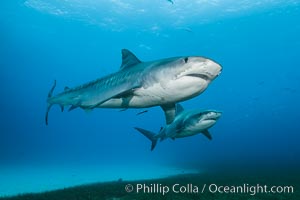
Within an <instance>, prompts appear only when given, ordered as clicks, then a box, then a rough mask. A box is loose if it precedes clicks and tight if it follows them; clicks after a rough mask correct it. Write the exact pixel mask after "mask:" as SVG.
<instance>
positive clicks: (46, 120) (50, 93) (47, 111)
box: [45, 80, 56, 125]
mask: <svg viewBox="0 0 300 200" xmlns="http://www.w3.org/2000/svg"><path fill="white" fill-rule="evenodd" d="M55 87H56V80H54V84H53V86H52V88H51V90H50V91H49V93H48V99H49V98H51V97H52V93H53V91H54V89H55ZM48 99H47V101H48ZM52 105H53V104H51V103H49V102H47V110H46V116H45V122H46V125H48V113H49V110H50V108H51V107H52Z"/></svg>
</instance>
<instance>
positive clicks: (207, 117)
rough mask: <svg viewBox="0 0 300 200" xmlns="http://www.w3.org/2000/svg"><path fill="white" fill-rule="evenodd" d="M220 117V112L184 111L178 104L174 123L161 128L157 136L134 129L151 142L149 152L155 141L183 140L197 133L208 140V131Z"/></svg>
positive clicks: (209, 135)
mask: <svg viewBox="0 0 300 200" xmlns="http://www.w3.org/2000/svg"><path fill="white" fill-rule="evenodd" d="M220 117H221V112H219V111H214V110H202V111H201V110H188V111H185V110H184V109H183V107H182V106H181V105H180V104H176V116H175V119H174V121H173V122H172V123H171V124H169V125H166V126H165V127H164V128H161V130H160V132H159V133H158V134H155V133H152V132H151V131H148V130H145V129H142V128H138V127H135V129H136V130H137V131H139V132H140V133H142V134H143V135H144V136H146V137H147V138H148V139H149V140H151V142H152V145H151V151H153V149H154V148H155V146H156V144H157V141H158V140H159V139H160V140H161V141H162V140H165V139H166V138H171V139H173V140H175V139H176V138H183V137H189V136H193V135H196V134H199V133H202V134H203V135H205V136H206V137H207V138H208V139H209V140H211V139H212V136H211V134H210V133H209V131H208V129H209V128H211V127H212V126H214V125H215V124H216V122H217V120H218V119H219V118H220Z"/></svg>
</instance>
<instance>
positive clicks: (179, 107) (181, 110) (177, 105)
mask: <svg viewBox="0 0 300 200" xmlns="http://www.w3.org/2000/svg"><path fill="white" fill-rule="evenodd" d="M183 111H184V109H183V107H182V105H180V104H179V103H177V104H176V116H177V115H179V114H180V113H181V112H183Z"/></svg>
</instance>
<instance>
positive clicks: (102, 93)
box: [45, 49, 222, 125]
mask: <svg viewBox="0 0 300 200" xmlns="http://www.w3.org/2000/svg"><path fill="white" fill-rule="evenodd" d="M221 70H222V67H221V66H220V65H219V64H218V63H216V62H214V61H212V60H210V59H208V58H204V57H200V56H183V57H173V58H165V59H160V60H155V61H149V62H142V61H140V60H139V59H138V58H137V57H136V56H135V55H134V54H133V53H132V52H130V51H129V50H127V49H123V50H122V65H121V67H120V70H118V71H117V72H115V73H112V74H109V75H107V76H104V77H102V78H99V79H97V80H95V81H91V82H89V83H86V84H83V85H80V86H77V87H74V88H68V87H66V88H65V90H64V91H63V92H61V93H59V94H57V95H55V96H53V95H52V94H53V91H54V88H55V86H56V81H55V82H54V85H53V86H52V88H51V90H50V91H49V93H48V98H47V110H46V116H45V120H46V125H47V124H48V113H49V110H50V108H51V107H52V105H54V104H58V105H59V106H61V108H62V111H63V109H64V107H65V106H70V108H69V111H70V110H73V109H75V108H81V109H84V110H85V111H90V110H93V109H94V108H118V109H120V108H121V109H127V108H149V107H153V106H161V107H162V109H163V111H164V113H165V118H166V123H167V124H169V123H171V122H172V121H173V120H174V117H175V104H176V103H178V102H181V101H185V100H188V99H191V98H193V97H195V96H197V95H199V94H201V93H202V92H204V91H205V89H206V88H207V87H208V85H209V84H210V83H211V82H212V81H213V80H214V79H215V78H216V77H217V76H218V75H219V74H220V73H221Z"/></svg>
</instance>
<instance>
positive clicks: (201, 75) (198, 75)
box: [186, 74, 209, 81]
mask: <svg viewBox="0 0 300 200" xmlns="http://www.w3.org/2000/svg"><path fill="white" fill-rule="evenodd" d="M186 76H192V77H197V78H201V79H203V80H206V81H207V80H209V76H208V75H205V74H187V75H186Z"/></svg>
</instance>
